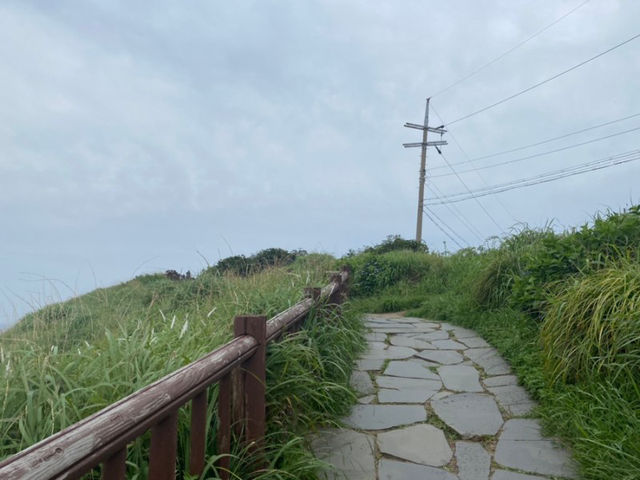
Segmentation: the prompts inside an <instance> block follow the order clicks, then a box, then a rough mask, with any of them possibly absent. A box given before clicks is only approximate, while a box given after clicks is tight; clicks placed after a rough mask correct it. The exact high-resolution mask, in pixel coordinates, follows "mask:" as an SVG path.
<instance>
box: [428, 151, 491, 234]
mask: <svg viewBox="0 0 640 480" xmlns="http://www.w3.org/2000/svg"><path fill="white" fill-rule="evenodd" d="M438 153H439V154H440V156H441V157H442V158H443V159H444V161H445V162H447V165H449V167H450V168H451V171H452V172H453V173H454V174H455V176H456V177H457V178H458V180H459V181H460V183H461V184H462V186H463V187H464V188H465V189H466V190H467V191H468V192H469V193H471V189H470V188H469V187H468V186H467V184H466V183H465V181H464V180H462V177H461V176H460V175H458V172H456V170H455V168H453V167H452V166H451V164H450V163H449V160H447V157H445V156H444V155H443V154H442V151H441V150H438ZM476 203H477V204H478V206H479V207H480V208H481V209H482V211H483V212H484V213H485V214H486V215H487V217H489V219H490V220H491V221H492V222H493V224H494V225H495V226H496V227H498V230H502V227H501V226H500V225H499V224H498V222H496V219H495V218H493V215H491V214H490V213H489V211H488V210H487V209H486V208H485V207H484V205H483V204H482V202H480V200H478V199H477V198H476Z"/></svg>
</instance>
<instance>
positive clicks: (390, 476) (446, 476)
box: [347, 458, 458, 480]
mask: <svg viewBox="0 0 640 480" xmlns="http://www.w3.org/2000/svg"><path fill="white" fill-rule="evenodd" d="M347 478H348V477H347ZM378 479H379V480H458V477H457V476H456V475H454V474H453V473H450V472H447V471H446V470H442V469H440V468H435V467H428V466H426V465H417V464H415V463H409V462H398V461H396V460H390V459H388V458H382V459H380V462H379V463H378Z"/></svg>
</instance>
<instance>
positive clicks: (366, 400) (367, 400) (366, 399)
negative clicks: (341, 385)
mask: <svg viewBox="0 0 640 480" xmlns="http://www.w3.org/2000/svg"><path fill="white" fill-rule="evenodd" d="M375 398H376V396H375V395H367V396H366V397H360V398H359V399H358V403H361V404H363V405H368V404H370V403H371V402H373V401H374V400H375Z"/></svg>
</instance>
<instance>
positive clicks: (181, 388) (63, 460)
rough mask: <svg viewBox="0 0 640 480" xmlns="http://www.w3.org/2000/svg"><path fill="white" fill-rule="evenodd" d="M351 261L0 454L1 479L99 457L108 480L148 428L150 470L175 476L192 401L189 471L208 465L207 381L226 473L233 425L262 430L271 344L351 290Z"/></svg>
mask: <svg viewBox="0 0 640 480" xmlns="http://www.w3.org/2000/svg"><path fill="white" fill-rule="evenodd" d="M348 277H349V271H348V269H346V268H344V269H343V270H342V271H341V272H339V273H333V274H332V276H331V281H330V283H329V284H328V285H326V286H325V287H324V288H307V289H305V299H304V300H302V301H300V302H299V303H297V304H295V305H294V306H292V307H291V308H289V309H287V310H285V311H283V312H281V313H279V314H278V315H276V316H275V317H273V318H272V319H270V320H269V321H267V319H266V317H263V316H239V317H236V318H235V319H234V336H235V338H234V339H233V340H231V341H230V342H228V343H226V344H225V345H223V346H221V347H219V348H217V349H215V350H213V351H212V352H211V353H209V354H207V355H205V356H204V357H202V358H200V359H199V360H196V361H195V362H193V363H190V364H189V365H186V366H184V367H182V368H181V369H179V370H176V371H175V372H173V373H170V374H169V375H167V376H165V377H164V378H162V379H160V380H158V381H156V382H155V383H152V384H151V385H148V386H146V387H144V388H142V389H140V390H138V391H137V392H135V393H132V394H131V395H129V396H128V397H126V398H124V399H122V400H120V401H119V402H116V403H114V404H112V405H110V406H108V407H106V408H104V409H103V410H101V411H99V412H97V413H95V414H93V415H91V416H90V417H88V418H85V419H84V420H81V421H80V422H78V423H76V424H74V425H71V426H70V427H68V428H66V429H64V430H62V431H61V432H59V433H57V434H55V435H52V436H51V437H49V438H46V439H44V440H42V441H41V442H39V443H37V444H35V445H33V446H31V447H29V448H27V449H26V450H23V451H22V452H19V453H18V454H16V455H14V456H13V457H10V458H8V459H6V460H4V461H3V462H0V479H3V480H4V479H33V480H49V479H54V478H55V479H75V478H80V477H81V476H83V475H85V474H87V473H89V472H90V471H91V470H93V469H94V468H97V467H98V466H99V465H102V479H103V480H122V479H124V478H125V475H126V463H125V462H126V458H127V445H128V444H129V443H131V442H132V441H134V440H135V439H136V438H138V437H140V436H141V435H143V434H144V433H145V432H147V431H148V430H151V445H150V452H149V478H151V479H153V480H165V479H175V475H176V453H177V435H178V432H177V428H178V410H179V409H180V408H181V407H183V406H185V405H186V404H187V403H188V402H191V429H190V443H191V448H190V460H189V473H191V474H194V475H200V474H201V473H202V472H203V470H204V466H205V445H206V438H207V418H206V417H207V406H208V399H207V393H208V387H210V386H211V385H212V384H214V383H216V382H218V383H219V387H218V388H219V391H218V419H219V423H218V432H217V443H218V454H221V455H223V457H221V459H220V460H219V462H218V467H219V471H220V472H221V474H222V475H223V478H228V467H229V457H228V455H225V454H228V453H229V452H230V448H231V436H232V435H231V434H232V431H231V428H232V426H233V427H234V431H235V432H236V433H239V434H241V435H242V441H243V442H245V444H246V445H247V446H248V447H249V448H252V449H256V450H258V449H260V446H261V444H262V442H263V440H264V433H265V387H266V385H265V360H266V346H267V343H269V342H270V341H272V340H274V339H276V338H278V337H279V336H280V335H282V334H283V333H285V332H287V331H289V330H291V329H297V328H298V326H299V324H300V323H301V322H302V321H303V320H304V319H305V318H306V317H307V315H308V314H309V312H310V311H311V309H313V308H314V307H317V306H319V305H321V304H323V303H330V304H339V303H341V302H342V299H343V298H344V296H345V295H346V287H347V280H348Z"/></svg>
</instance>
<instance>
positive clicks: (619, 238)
mask: <svg viewBox="0 0 640 480" xmlns="http://www.w3.org/2000/svg"><path fill="white" fill-rule="evenodd" d="M638 245H640V206H634V207H631V208H629V209H628V210H627V211H624V212H621V213H611V212H609V213H608V214H607V215H606V216H604V217H603V216H601V215H597V216H596V218H595V220H594V224H593V226H589V225H583V226H582V227H581V228H580V229H578V230H573V231H570V232H567V233H564V234H561V235H556V234H554V233H552V232H550V231H547V232H545V234H544V235H543V236H542V237H541V239H540V241H539V242H538V243H537V244H536V245H535V248H532V249H531V250H530V251H529V252H528V253H527V254H525V255H524V257H523V266H522V270H523V271H522V274H521V275H519V276H517V277H514V283H513V298H512V303H513V305H514V306H516V307H518V308H521V309H522V310H524V311H526V312H529V313H531V314H533V315H536V316H539V317H541V316H542V313H543V311H544V309H545V307H546V304H547V292H546V288H547V286H548V285H549V284H550V283H551V282H555V281H558V280H564V279H566V278H568V277H570V276H572V275H575V274H577V273H580V272H581V273H589V272H592V271H595V270H598V269H600V268H603V266H604V265H606V264H607V263H608V262H610V261H612V260H615V259H617V258H621V257H624V256H626V255H628V254H630V252H631V253H632V254H633V255H634V256H637V255H636V249H637V247H638Z"/></svg>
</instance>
